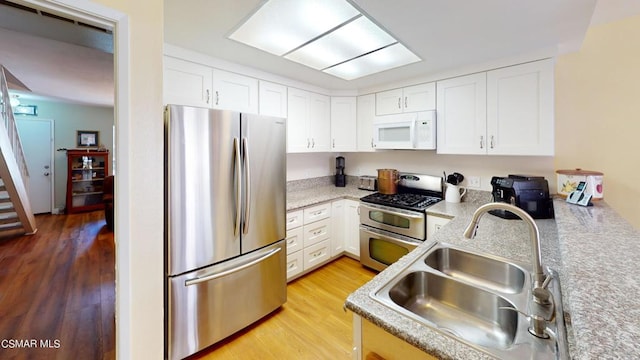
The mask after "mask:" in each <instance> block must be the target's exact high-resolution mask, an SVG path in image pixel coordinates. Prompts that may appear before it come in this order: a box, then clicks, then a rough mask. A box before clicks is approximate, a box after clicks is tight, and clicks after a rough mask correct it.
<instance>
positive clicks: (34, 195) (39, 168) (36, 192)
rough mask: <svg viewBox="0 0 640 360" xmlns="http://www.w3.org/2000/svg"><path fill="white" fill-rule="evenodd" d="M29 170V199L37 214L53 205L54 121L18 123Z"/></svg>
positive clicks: (19, 120)
mask: <svg viewBox="0 0 640 360" xmlns="http://www.w3.org/2000/svg"><path fill="white" fill-rule="evenodd" d="M16 120H17V121H16V123H17V126H18V134H19V135H20V140H21V141H22V148H23V150H24V154H25V158H26V159H27V169H28V170H29V189H28V191H29V199H30V200H31V210H32V211H33V213H34V214H41V213H48V212H51V210H52V207H51V205H52V204H53V120H47V119H37V120H35V119H34V120H32V119H16Z"/></svg>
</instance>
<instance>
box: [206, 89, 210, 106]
mask: <svg viewBox="0 0 640 360" xmlns="http://www.w3.org/2000/svg"><path fill="white" fill-rule="evenodd" d="M210 100H211V91H210V90H209V89H207V104H208V103H209V101H210Z"/></svg>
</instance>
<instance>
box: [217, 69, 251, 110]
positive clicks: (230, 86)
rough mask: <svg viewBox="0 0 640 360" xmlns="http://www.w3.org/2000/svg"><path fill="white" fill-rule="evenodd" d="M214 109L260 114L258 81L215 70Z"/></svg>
mask: <svg viewBox="0 0 640 360" xmlns="http://www.w3.org/2000/svg"><path fill="white" fill-rule="evenodd" d="M213 107H214V108H215V109H225V110H233V111H240V112H246V113H252V114H257V113H258V80H257V79H254V78H250V77H248V76H242V75H238V74H234V73H230V72H226V71H222V70H217V69H215V70H213Z"/></svg>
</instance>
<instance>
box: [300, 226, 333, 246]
mask: <svg viewBox="0 0 640 360" xmlns="http://www.w3.org/2000/svg"><path fill="white" fill-rule="evenodd" d="M330 235H331V219H324V220H320V221H316V222H314V223H313V224H309V225H305V226H304V247H307V246H310V245H313V244H317V243H318V242H320V241H322V240H326V239H328V238H329V237H330Z"/></svg>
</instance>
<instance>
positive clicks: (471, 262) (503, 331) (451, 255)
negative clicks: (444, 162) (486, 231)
mask: <svg viewBox="0 0 640 360" xmlns="http://www.w3.org/2000/svg"><path fill="white" fill-rule="evenodd" d="M531 272H532V269H531V266H530V265H527V264H523V263H519V262H514V261H510V260H507V259H503V258H500V257H497V256H493V255H489V254H481V253H476V252H473V251H471V250H467V249H460V248H459V247H456V246H453V245H448V244H443V243H436V244H434V245H433V247H431V248H430V249H428V250H427V252H426V253H424V254H423V255H422V256H420V257H418V258H416V259H415V260H414V261H413V262H411V263H410V264H408V265H406V266H405V267H404V268H403V269H401V270H400V271H399V272H398V274H397V275H395V276H394V277H393V278H390V279H389V280H388V281H387V282H385V283H383V284H381V285H380V286H379V287H376V288H375V289H374V290H373V291H372V292H371V293H370V294H369V295H370V296H371V297H372V298H373V299H374V300H376V301H377V302H379V303H381V304H383V305H384V306H386V307H387V308H389V309H392V310H394V311H396V312H398V313H399V314H401V315H402V316H405V317H408V318H411V319H413V320H415V321H417V322H419V323H421V324H423V325H425V326H427V327H430V328H432V329H434V330H436V331H440V332H442V333H444V334H447V335H448V336H451V337H453V338H455V339H457V340H458V341H461V342H463V343H466V344H467V345H469V346H471V347H473V348H475V349H477V350H480V351H483V352H485V353H488V354H490V355H492V356H494V357H496V358H499V359H514V360H515V359H536V360H552V359H555V360H557V359H568V348H567V341H566V330H565V329H566V328H565V324H564V315H563V314H564V312H563V308H562V297H561V290H560V284H559V282H558V281H559V280H558V279H559V278H558V274H557V273H556V272H554V271H553V270H551V269H547V272H548V273H550V274H552V275H553V277H552V278H553V279H554V280H552V281H551V282H550V283H549V284H548V289H549V291H551V293H552V294H553V298H554V299H555V301H554V302H555V307H554V308H555V321H553V322H549V323H547V333H548V334H549V335H550V336H549V338H548V339H543V338H538V337H536V336H534V335H532V334H531V333H529V331H528V329H529V326H530V321H529V319H528V318H527V317H526V316H523V315H522V314H521V313H520V312H524V313H527V314H529V313H531V310H532V309H534V308H535V306H536V305H532V302H533V300H532V295H531V287H532V283H531V282H532V276H531ZM505 308H507V309H505ZM509 309H513V310H517V311H519V312H517V311H513V310H509Z"/></svg>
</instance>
